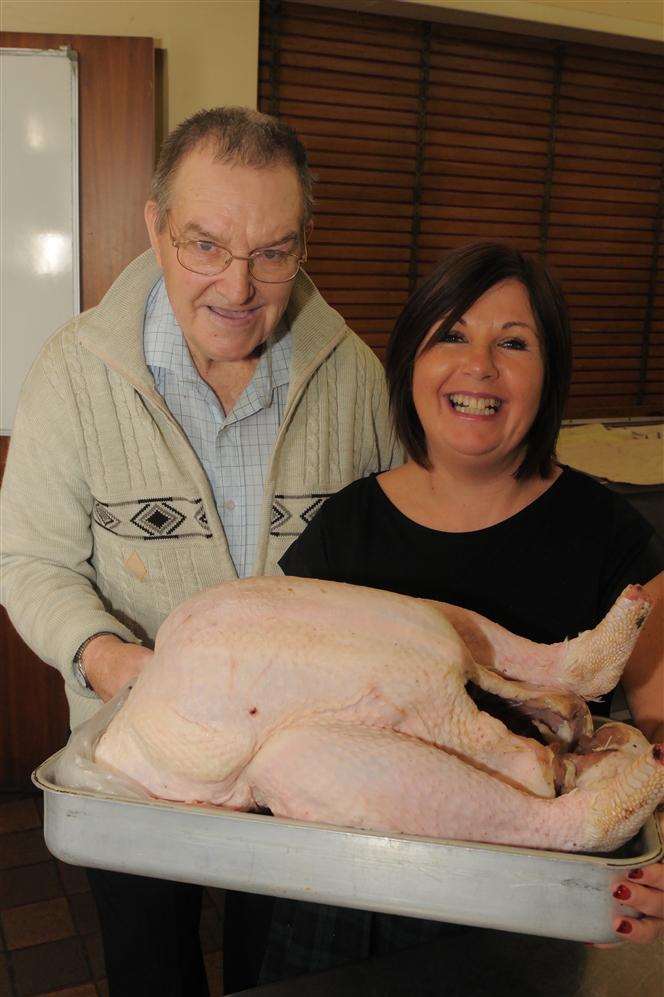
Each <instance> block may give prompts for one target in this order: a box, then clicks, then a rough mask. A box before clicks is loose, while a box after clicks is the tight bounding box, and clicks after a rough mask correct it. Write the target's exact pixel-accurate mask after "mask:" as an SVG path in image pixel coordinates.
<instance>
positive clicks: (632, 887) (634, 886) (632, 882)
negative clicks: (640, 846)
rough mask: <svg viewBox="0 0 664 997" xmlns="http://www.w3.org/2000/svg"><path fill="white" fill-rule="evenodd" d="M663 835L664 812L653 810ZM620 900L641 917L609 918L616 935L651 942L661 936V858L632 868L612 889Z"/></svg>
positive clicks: (663, 875)
mask: <svg viewBox="0 0 664 997" xmlns="http://www.w3.org/2000/svg"><path fill="white" fill-rule="evenodd" d="M656 818H657V819H658V821H659V827H660V834H661V835H662V838H663V839H664V813H661V812H660V813H658V814H656ZM613 896H614V897H615V898H616V900H618V901H620V903H621V904H625V905H626V906H627V907H632V908H633V909H634V910H637V911H638V912H639V913H640V914H642V915H643V917H640V918H636V917H628V916H627V914H623V915H619V916H618V917H616V918H615V920H614V922H613V927H614V930H615V931H616V932H617V934H618V937H619V938H620V939H621V940H622V941H625V942H636V943H644V942H653V941H654V940H655V939H656V938H661V937H663V936H664V862H657V863H656V864H655V865H647V866H644V867H643V868H642V869H632V871H631V872H629V873H628V874H627V875H626V876H625V878H624V879H623V880H622V881H621V882H620V883H619V884H618V885H617V886H616V887H614V890H613Z"/></svg>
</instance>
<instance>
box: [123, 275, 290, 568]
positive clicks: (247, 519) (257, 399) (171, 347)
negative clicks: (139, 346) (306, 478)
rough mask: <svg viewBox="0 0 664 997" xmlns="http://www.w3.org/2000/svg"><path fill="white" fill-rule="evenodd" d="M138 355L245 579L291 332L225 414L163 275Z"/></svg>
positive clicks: (279, 413) (284, 386)
mask: <svg viewBox="0 0 664 997" xmlns="http://www.w3.org/2000/svg"><path fill="white" fill-rule="evenodd" d="M143 349H144V352H145V361H146V363H147V365H148V367H149V368H150V371H151V373H152V376H153V377H154V382H155V387H156V389H157V391H158V392H159V394H160V395H161V396H162V398H163V399H164V401H165V402H166V404H167V405H168V408H169V409H170V411H171V413H172V414H173V416H174V417H175V418H176V419H177V421H178V422H179V424H180V426H181V427H182V429H183V430H184V432H185V434H186V436H187V438H188V439H189V442H190V443H191V445H192V447H193V448H194V450H195V451H196V453H197V454H198V458H199V460H200V462H201V464H202V465H203V467H204V469H205V473H206V474H207V476H208V480H209V482H210V485H211V487H212V491H213V493H214V499H215V502H216V505H217V510H218V512H219V518H220V519H221V522H222V524H223V527H224V530H225V532H226V538H227V540H228V547H229V550H230V555H231V557H232V559H233V562H234V564H235V567H236V570H237V573H238V576H239V577H240V578H246V577H247V576H248V575H250V574H251V571H252V568H253V564H254V558H255V555H256V548H257V546H258V532H259V523H260V514H261V508H262V504H263V491H264V486H265V477H266V475H267V470H268V465H269V462H270V456H271V453H272V450H273V447H274V443H275V440H276V438H277V432H278V430H279V425H280V423H281V420H282V418H283V414H284V409H285V408H286V397H287V395H288V384H289V380H290V361H291V353H292V336H291V333H290V332H289V331H287V332H286V333H285V335H282V336H281V337H280V338H279V339H278V340H277V341H276V342H274V343H273V345H272V346H271V347H270V349H269V350H267V351H266V352H265V354H264V355H263V356H262V358H261V360H260V363H259V364H258V366H257V367H256V370H255V371H254V375H253V377H252V379H251V381H250V383H249V384H248V385H247V387H246V388H245V390H244V392H243V394H242V395H241V396H240V398H238V400H237V401H236V403H235V406H234V407H233V410H232V412H229V413H228V415H226V414H225V413H224V411H223V408H222V406H221V405H220V403H219V400H218V398H217V396H216V395H215V393H214V391H213V390H212V388H210V387H209V385H207V384H206V383H205V381H204V380H203V378H202V377H201V376H200V374H199V373H198V371H197V370H196V367H195V366H194V363H193V361H192V359H191V356H190V353H189V350H188V349H187V345H186V343H185V340H184V337H183V335H182V332H181V331H180V327H179V325H178V324H177V321H176V319H175V315H174V314H173V309H172V308H171V303H170V301H169V300H168V295H167V293H166V287H165V284H164V280H163V277H162V278H161V279H160V280H159V281H157V283H156V284H155V286H154V287H153V288H152V290H151V292H150V294H149V296H148V300H147V303H146V307H145V321H144V325H143Z"/></svg>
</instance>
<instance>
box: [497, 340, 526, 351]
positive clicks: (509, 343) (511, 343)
mask: <svg viewBox="0 0 664 997" xmlns="http://www.w3.org/2000/svg"><path fill="white" fill-rule="evenodd" d="M500 345H501V346H506V347H507V349H508V350H526V349H527V348H528V347H527V345H526V342H525V340H524V339H519V338H518V337H517V338H512V339H504V340H503V342H502V343H501V344H500Z"/></svg>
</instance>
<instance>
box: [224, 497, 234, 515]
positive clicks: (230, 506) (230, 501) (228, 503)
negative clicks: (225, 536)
mask: <svg viewBox="0 0 664 997" xmlns="http://www.w3.org/2000/svg"><path fill="white" fill-rule="evenodd" d="M224 505H225V506H226V508H227V509H228V510H229V511H231V512H232V510H233V509H234V508H235V502H234V501H233V499H226V501H225V502H224Z"/></svg>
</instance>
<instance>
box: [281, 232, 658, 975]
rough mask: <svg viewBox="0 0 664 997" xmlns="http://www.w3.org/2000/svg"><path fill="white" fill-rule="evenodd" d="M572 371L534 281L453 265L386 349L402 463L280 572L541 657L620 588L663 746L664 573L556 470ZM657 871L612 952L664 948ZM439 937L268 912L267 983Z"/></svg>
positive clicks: (541, 279) (638, 537) (520, 264)
mask: <svg viewBox="0 0 664 997" xmlns="http://www.w3.org/2000/svg"><path fill="white" fill-rule="evenodd" d="M570 368H571V337H570V327H569V322H568V318H567V309H566V305H565V301H564V299H563V297H562V294H561V293H560V291H559V290H558V288H557V285H556V284H555V282H554V281H553V280H552V278H551V276H550V275H549V274H548V272H547V270H546V268H545V267H543V266H542V265H541V264H540V263H539V262H538V261H536V260H531V259H528V258H527V257H525V256H524V255H523V254H522V253H520V252H518V251H517V250H515V249H512V248H511V247H509V246H506V245H501V244H495V243H480V244H475V245H471V246H467V247H465V248H462V249H459V250H456V251H455V252H453V253H451V254H450V255H449V256H448V257H447V258H446V259H445V260H444V261H443V262H442V263H441V264H440V266H439V267H438V269H437V270H436V271H435V272H434V274H433V275H432V276H431V278H430V279H429V280H428V281H427V282H426V283H425V284H423V285H422V286H421V287H420V289H419V290H418V291H416V292H415V294H413V296H412V297H411V298H410V300H409V301H408V302H407V303H406V306H405V308H404V310H403V312H402V313H401V315H400V316H399V318H398V319H397V322H396V325H395V328H394V330H393V332H392V335H391V338H390V342H389V344H388V350H387V376H388V382H389V389H390V403H391V408H392V415H393V418H394V420H395V423H396V428H397V433H398V435H399V437H400V439H401V442H402V443H403V444H404V446H405V448H406V451H407V453H408V459H407V461H406V463H405V464H404V465H403V466H402V467H399V468H395V469H394V470H390V471H387V472H385V473H383V474H378V475H371V476H369V477H367V478H363V479H361V480H359V481H356V482H355V483H354V484H352V485H349V486H348V487H347V488H345V489H343V490H342V491H340V492H339V493H337V494H336V495H334V496H332V497H331V498H329V499H328V500H327V502H326V503H325V505H324V507H323V509H322V510H321V511H320V512H319V513H318V515H317V516H316V518H315V519H314V520H313V522H312V523H311V524H310V525H309V526H308V528H307V529H306V530H305V531H304V533H303V534H302V535H301V537H300V538H299V539H298V540H297V541H296V542H295V543H294V544H293V546H292V547H290V549H289V550H288V551H287V553H286V554H285V555H284V557H282V558H281V560H280V562H279V563H280V565H281V567H282V568H283V570H284V572H285V573H286V574H290V575H301V576H305V577H312V578H319V579H327V580H330V581H342V582H353V583H355V584H357V585H365V586H370V587H372V588H377V589H386V590H389V591H392V592H398V593H401V594H403V595H410V596H415V597H419V598H425V599H435V600H437V601H439V602H447V603H452V604H454V605H456V606H462V607H463V608H464V609H469V610H473V611H474V612H477V613H481V614H482V615H483V616H486V617H488V618H490V619H492V620H494V621H496V622H499V623H500V624H501V625H502V626H504V627H506V628H508V629H509V630H511V631H512V632H514V633H518V634H520V635H521V636H522V637H527V638H528V639H530V640H538V641H542V642H545V643H554V642H557V641H565V640H566V639H567V638H570V637H574V636H576V635H577V634H578V633H580V632H582V631H585V630H590V629H592V628H593V627H594V626H595V625H596V624H597V623H598V622H599V620H600V618H601V617H602V615H603V614H604V613H605V612H606V611H607V610H608V608H609V606H610V605H611V603H612V601H613V599H614V598H615V597H616V596H617V595H618V594H619V593H620V591H621V590H622V588H624V587H625V586H626V585H628V584H629V583H630V582H632V583H634V582H636V583H641V584H643V585H644V588H645V592H646V594H647V596H648V598H649V599H650V600H651V601H652V602H653V603H654V604H655V610H654V612H653V614H652V618H651V620H652V621H648V623H646V625H645V626H644V628H643V631H642V636H641V638H640V642H639V645H638V652H637V654H633V655H632V657H631V658H630V660H629V662H628V664H627V667H626V669H625V672H624V673H623V678H622V686H623V689H624V691H625V693H626V696H627V700H628V702H629V705H630V708H631V711H632V715H633V718H634V721H635V723H636V724H637V725H638V726H639V727H640V728H641V730H642V732H643V733H644V734H645V735H646V737H648V738H649V739H650V740H653V741H655V740H660V739H661V738H662V737H664V729H663V728H664V716H663V715H662V713H661V706H662V705H663V704H664V681H663V677H662V676H663V673H664V668H663V662H664V649H663V648H662V631H661V628H660V627H659V626H658V625H657V623H655V622H654V621H655V619H656V618H657V616H658V612H661V589H662V573H661V572H662V567H663V565H664V555H663V552H662V547H661V544H660V543H659V541H658V539H657V538H656V537H655V535H654V533H653V530H652V527H650V526H649V524H648V523H646V522H645V520H643V519H642V518H641V517H640V516H639V515H638V513H637V512H636V511H635V510H634V509H632V507H631V506H629V505H628V504H627V503H626V502H625V501H624V500H623V499H622V498H621V497H620V496H619V495H616V494H615V493H613V492H610V491H609V490H608V489H606V488H604V487H603V486H602V485H600V484H599V483H598V482H596V481H595V480H593V479H591V478H589V477H587V476H586V475H583V474H580V473H578V472H576V471H573V470H571V469H570V468H567V467H564V466H562V465H561V464H559V463H558V462H557V460H556V453H555V445H556V438H557V435H558V431H559V428H560V422H561V419H562V414H563V409H564V405H565V400H566V397H567V390H568V386H569V380H570ZM658 603H659V605H657V604H658ZM533 667H534V662H532V661H530V662H528V663H527V664H526V669H525V674H524V678H526V679H528V680H530V677H531V676H534V672H533ZM541 677H542V676H540V678H541ZM548 678H549V680H550V681H555V680H554V679H553V676H551V675H549V676H548ZM655 704H657V706H655ZM599 711H600V712H602V713H604V712H608V704H607V703H604V704H602V706H601V707H600V708H599ZM658 725H663V728H660V729H658ZM652 868H653V870H655V871H653V872H648V876H649V878H648V884H647V886H648V890H647V891H646V890H644V891H642V893H641V894H638V893H637V891H636V890H634V889H633V886H632V885H628V884H624V891H627V892H622V893H614V897H615V898H616V899H621V898H622V899H624V900H627V897H628V894H629V896H630V897H631V898H632V899H631V900H630V903H632V902H633V903H634V906H635V907H636V909H637V910H639V911H640V912H641V913H642V914H643V915H644V916H643V917H641V918H634V917H632V916H629V915H630V913H632V914H633V911H632V912H630V911H626V912H625V914H621V913H618V914H617V916H616V920H615V923H614V927H615V930H616V932H617V935H616V937H617V938H621V937H622V938H630V939H632V940H634V941H648V940H651V939H652V938H654V937H655V936H656V935H657V934H659V933H664V910H662V897H664V868H663V867H662V866H661V865H660V866H654V867H652ZM444 930H445V928H444V927H442V926H441V925H435V924H433V923H431V922H426V921H417V920H412V919H411V920H408V919H404V918H387V917H386V916H385V915H371V914H368V913H364V912H359V911H354V912H347V911H341V910H334V909H332V908H313V907H312V906H311V905H296V904H294V903H292V902H291V901H286V900H279V901H277V902H276V905H275V912H274V917H273V926H272V932H271V937H270V942H269V944H268V949H267V954H266V958H265V962H264V972H263V975H262V977H261V979H262V980H264V981H265V982H268V981H269V980H273V979H278V978H280V977H281V976H285V975H288V974H289V973H295V972H302V971H305V970H307V969H308V970H310V971H311V970H313V969H314V968H316V969H323V968H325V967H326V966H328V965H334V964H335V963H338V962H342V961H344V960H346V961H348V960H352V959H356V960H357V959H360V958H362V957H366V956H368V955H371V954H374V953H376V952H381V953H384V952H387V951H390V950H391V949H397V948H406V947H408V946H411V945H415V944H418V943H419V942H423V941H425V940H427V939H428V938H431V937H432V936H437V935H439V934H440V933H441V932H444ZM321 940H322V941H321ZM321 947H322V948H324V949H325V951H324V952H323V953H321V951H320V949H321ZM494 970H495V967H492V968H491V972H494Z"/></svg>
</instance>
